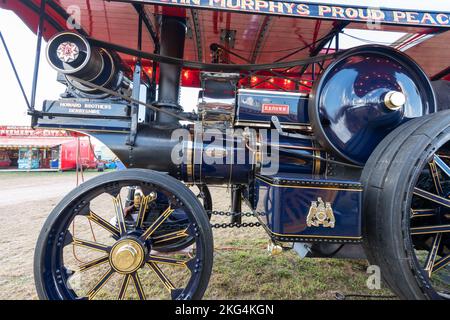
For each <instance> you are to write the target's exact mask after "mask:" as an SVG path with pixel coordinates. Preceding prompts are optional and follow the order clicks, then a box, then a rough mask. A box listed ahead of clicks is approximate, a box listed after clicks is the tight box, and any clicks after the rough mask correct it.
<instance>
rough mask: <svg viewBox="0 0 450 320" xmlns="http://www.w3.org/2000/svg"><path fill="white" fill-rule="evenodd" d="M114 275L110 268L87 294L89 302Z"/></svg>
mask: <svg viewBox="0 0 450 320" xmlns="http://www.w3.org/2000/svg"><path fill="white" fill-rule="evenodd" d="M113 274H114V270H113V269H112V268H110V269H109V270H108V271H106V272H105V273H104V274H103V275H102V277H101V278H100V280H99V281H98V282H97V283H96V284H95V286H94V287H93V288H92V289H91V290H89V292H88V293H87V297H88V299H89V300H92V299H94V297H95V296H96V295H97V294H98V292H99V291H100V289H101V288H102V287H103V286H104V285H105V283H106V282H107V281H108V280H109V279H110V278H111V276H112V275H113Z"/></svg>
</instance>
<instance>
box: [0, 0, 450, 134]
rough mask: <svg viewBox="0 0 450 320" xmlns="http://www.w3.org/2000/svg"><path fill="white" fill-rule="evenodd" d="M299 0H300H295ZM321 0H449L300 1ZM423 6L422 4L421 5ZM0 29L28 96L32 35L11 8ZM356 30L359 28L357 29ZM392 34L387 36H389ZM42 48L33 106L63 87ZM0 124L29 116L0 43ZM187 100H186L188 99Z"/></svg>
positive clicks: (378, 1)
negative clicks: (36, 92)
mask: <svg viewBox="0 0 450 320" xmlns="http://www.w3.org/2000/svg"><path fill="white" fill-rule="evenodd" d="M299 2H300V1H299ZM301 2H305V3H306V2H321V3H332V4H338V3H339V4H349V5H366V6H370V7H393V8H405V9H417V10H420V9H425V10H437V11H450V1H449V0H428V1H423V0H408V1H405V0H364V1H355V0H338V1H317V0H316V1H309V0H305V1H301ZM424 6H426V7H425V8H424ZM0 31H1V32H2V34H3V37H4V38H5V40H6V42H7V44H8V46H9V49H10V51H11V54H12V56H13V59H14V61H15V64H16V68H17V70H18V73H19V75H20V76H21V78H22V81H23V84H24V87H25V90H26V93H27V95H28V96H30V92H31V82H32V73H33V66H34V54H35V43H36V36H35V35H34V34H33V33H32V32H31V31H30V30H29V29H28V28H27V27H26V26H25V25H24V24H23V23H22V21H21V20H20V19H18V18H17V17H16V16H15V14H14V13H12V12H11V11H7V10H3V9H0ZM359 32H360V31H359ZM392 36H393V37H395V36H396V35H391V37H392ZM44 49H45V44H44V45H43V47H42V58H43V59H41V69H40V77H39V85H38V95H37V106H39V108H40V106H41V105H42V101H43V100H44V99H57V98H58V96H59V94H60V93H62V92H63V91H64V87H63V86H62V85H61V84H59V83H57V82H56V81H55V79H56V72H55V71H54V70H53V69H51V68H50V66H49V65H48V63H47V62H46V60H45V58H44V56H45V55H44V54H43V51H44ZM191 92H192V91H185V92H184V94H183V96H182V99H183V102H184V103H185V104H186V105H187V109H190V108H191V107H192V106H193V105H194V104H195V101H196V100H197V97H196V93H195V92H194V93H191ZM0 97H1V98H2V101H1V104H0V125H5V124H8V125H12V124H14V125H29V124H30V118H29V117H28V116H26V107H25V102H24V100H23V98H22V94H21V92H20V89H19V87H18V85H17V82H16V80H15V78H14V74H13V71H12V69H11V66H10V65H9V62H8V59H7V57H6V54H5V51H4V49H3V47H2V46H0ZM188 101H189V102H188Z"/></svg>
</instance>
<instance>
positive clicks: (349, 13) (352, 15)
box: [345, 8, 358, 19]
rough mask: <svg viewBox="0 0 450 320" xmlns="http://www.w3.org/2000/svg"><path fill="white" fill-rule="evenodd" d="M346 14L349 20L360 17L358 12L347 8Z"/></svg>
mask: <svg viewBox="0 0 450 320" xmlns="http://www.w3.org/2000/svg"><path fill="white" fill-rule="evenodd" d="M345 14H346V15H347V17H348V18H351V19H355V18H357V17H358V10H356V9H353V8H347V9H345Z"/></svg>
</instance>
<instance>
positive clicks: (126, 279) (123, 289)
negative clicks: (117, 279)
mask: <svg viewBox="0 0 450 320" xmlns="http://www.w3.org/2000/svg"><path fill="white" fill-rule="evenodd" d="M130 278H131V276H130V275H129V274H126V275H125V276H124V277H123V281H122V285H121V286H120V291H119V296H118V300H124V299H125V294H126V293H127V288H128V284H129V283H130Z"/></svg>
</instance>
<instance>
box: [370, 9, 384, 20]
mask: <svg viewBox="0 0 450 320" xmlns="http://www.w3.org/2000/svg"><path fill="white" fill-rule="evenodd" d="M370 16H371V18H372V19H373V20H383V19H384V18H385V17H386V16H385V14H384V12H383V11H381V10H378V9H371V10H370Z"/></svg>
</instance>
